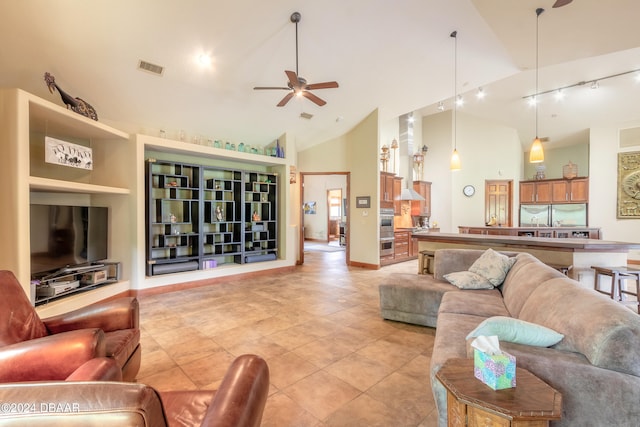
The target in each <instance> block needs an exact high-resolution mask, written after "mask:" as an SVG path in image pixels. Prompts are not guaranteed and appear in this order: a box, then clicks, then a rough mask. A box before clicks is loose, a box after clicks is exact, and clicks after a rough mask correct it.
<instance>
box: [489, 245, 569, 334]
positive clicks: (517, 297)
mask: <svg viewBox="0 0 640 427" xmlns="http://www.w3.org/2000/svg"><path fill="white" fill-rule="evenodd" d="M556 277H566V276H564V275H563V274H562V273H560V272H559V271H557V270H555V269H553V268H551V267H549V266H548V265H546V264H544V263H543V262H542V261H540V260H538V259H537V258H536V257H534V256H533V255H531V254H528V253H520V254H518V255H517V256H516V262H515V264H513V267H511V270H509V273H508V274H507V277H506V278H505V279H504V283H503V284H502V287H501V288H500V290H501V291H502V296H503V297H504V304H505V306H506V307H507V309H508V310H509V313H511V316H513V317H520V310H521V309H522V306H523V305H524V304H525V302H526V301H527V298H529V295H530V294H531V292H533V291H534V290H535V289H536V288H537V287H538V286H540V285H541V284H542V283H544V282H545V281H547V280H549V279H553V278H556ZM534 323H536V322H534Z"/></svg>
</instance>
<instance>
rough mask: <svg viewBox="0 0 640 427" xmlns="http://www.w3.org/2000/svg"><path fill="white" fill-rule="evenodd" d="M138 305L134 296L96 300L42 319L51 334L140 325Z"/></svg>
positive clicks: (107, 329) (115, 329) (120, 328)
mask: <svg viewBox="0 0 640 427" xmlns="http://www.w3.org/2000/svg"><path fill="white" fill-rule="evenodd" d="M139 319H140V307H139V304H138V300H137V299H136V298H135V297H127V298H118V299H114V300H111V301H105V302H98V303H96V304H91V305H88V306H86V307H82V308H79V309H77V310H74V311H70V312H68V313H64V314H60V315H58V316H54V317H49V318H47V319H43V320H42V322H43V323H44V324H45V326H46V327H47V329H48V330H49V332H50V333H52V334H57V333H60V332H66V331H71V330H75V329H85V328H99V329H102V330H103V331H105V332H111V331H118V330H122V329H134V328H139V326H140V322H139Z"/></svg>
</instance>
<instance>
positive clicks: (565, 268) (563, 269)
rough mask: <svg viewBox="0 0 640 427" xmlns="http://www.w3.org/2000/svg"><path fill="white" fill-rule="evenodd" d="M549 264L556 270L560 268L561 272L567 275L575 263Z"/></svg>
mask: <svg viewBox="0 0 640 427" xmlns="http://www.w3.org/2000/svg"><path fill="white" fill-rule="evenodd" d="M547 265H548V266H549V267H551V268H553V269H555V270H558V271H559V272H560V273H562V274H564V275H565V276H568V275H569V271H570V270H571V269H572V268H573V265H571V264H568V265H567V264H548V263H547Z"/></svg>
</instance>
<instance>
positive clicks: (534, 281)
mask: <svg viewBox="0 0 640 427" xmlns="http://www.w3.org/2000/svg"><path fill="white" fill-rule="evenodd" d="M483 253H484V251H482V250H472V249H442V250H438V251H436V252H435V259H434V275H433V276H430V275H411V274H407V275H395V276H394V277H393V279H390V281H389V282H387V283H385V284H382V285H380V304H381V313H382V316H383V317H384V318H386V319H391V320H397V321H402V322H408V323H416V324H420V325H425V326H435V327H436V336H435V344H434V349H433V355H432V357H431V387H432V390H433V394H434V398H435V401H436V405H437V407H438V413H439V425H440V426H442V427H444V426H446V425H447V411H446V405H447V403H446V391H445V389H444V387H443V386H442V384H440V383H439V381H438V380H437V379H436V378H435V373H436V372H437V371H438V369H439V368H440V367H441V366H442V364H443V363H444V362H445V361H446V360H448V359H450V358H460V357H463V358H464V357H470V355H471V354H470V352H469V348H470V347H469V345H468V344H469V341H470V340H471V338H469V339H467V336H468V335H469V334H470V333H471V332H472V331H473V330H474V329H476V327H478V325H479V324H480V323H482V322H483V321H484V320H486V319H489V318H491V319H496V318H497V317H495V316H500V317H502V318H504V317H508V318H513V319H519V320H522V321H526V322H528V323H532V324H535V325H540V326H543V327H546V328H549V329H550V330H552V331H555V332H557V333H559V334H561V335H562V336H563V338H562V339H561V340H560V341H559V342H558V343H557V344H554V345H551V346H550V347H544V346H534V345H527V344H522V343H514V342H506V341H501V348H502V349H503V350H505V351H507V352H509V353H511V354H512V355H514V356H516V363H517V366H519V367H521V368H525V369H527V370H529V371H530V372H532V373H533V374H535V375H537V376H538V377H539V378H541V379H542V380H544V381H545V382H547V383H548V384H549V385H551V386H552V387H553V388H555V389H556V390H558V391H559V392H560V393H561V394H562V398H563V408H562V419H561V420H559V421H552V422H551V425H552V426H556V427H559V426H563V427H564V426H566V427H569V426H594V427H596V426H614V425H615V426H636V425H638V422H639V421H638V420H640V316H639V315H638V314H636V313H635V312H633V311H632V310H629V309H628V308H627V307H624V306H623V305H621V304H619V303H616V302H614V301H613V300H611V299H609V298H608V297H606V296H604V295H601V294H599V293H597V292H595V291H593V290H592V289H587V288H585V287H584V286H583V285H581V284H580V283H578V282H576V281H574V280H572V279H570V278H568V277H566V276H564V275H563V274H562V273H560V272H558V271H556V270H554V269H553V268H551V267H549V266H547V265H545V264H544V263H542V262H540V261H539V260H538V259H536V258H535V257H533V256H532V255H530V254H527V253H519V254H515V253H511V254H508V255H510V256H511V257H513V258H515V261H514V263H513V265H512V266H511V267H510V269H509V270H508V273H507V274H506V278H505V279H504V281H503V283H502V284H499V286H497V287H495V288H494V289H485V290H475V289H474V290H468V289H459V288H458V287H456V286H454V285H452V284H450V283H448V282H447V281H446V280H445V279H444V276H445V275H447V274H449V273H452V272H461V271H467V270H469V269H470V268H471V267H472V266H473V264H474V262H475V261H476V260H478V259H479V258H480V256H481V255H483ZM516 341H517V340H516Z"/></svg>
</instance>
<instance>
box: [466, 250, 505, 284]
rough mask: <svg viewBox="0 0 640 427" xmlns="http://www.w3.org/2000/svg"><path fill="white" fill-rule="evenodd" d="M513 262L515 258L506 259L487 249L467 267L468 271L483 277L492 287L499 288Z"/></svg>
mask: <svg viewBox="0 0 640 427" xmlns="http://www.w3.org/2000/svg"><path fill="white" fill-rule="evenodd" d="M515 262H516V258H515V257H508V256H506V255H503V254H501V253H498V252H496V251H494V250H493V249H491V248H489V249H487V250H486V251H484V253H483V254H482V255H480V258H478V259H477V260H476V262H474V263H473V264H472V265H471V267H469V271H470V272H472V273H475V274H478V275H480V276H482V277H484V278H485V279H487V280H488V281H489V282H490V283H491V284H492V285H493V286H500V285H501V284H502V282H504V279H505V277H507V273H508V272H509V270H510V269H511V267H512V266H513V264H514V263H515Z"/></svg>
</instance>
